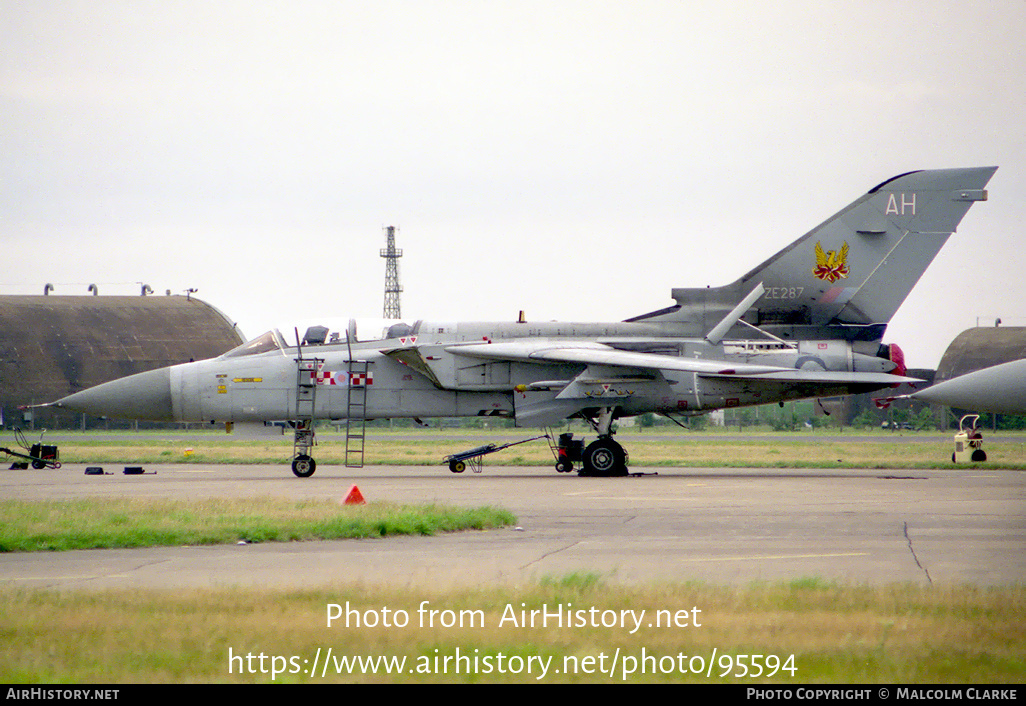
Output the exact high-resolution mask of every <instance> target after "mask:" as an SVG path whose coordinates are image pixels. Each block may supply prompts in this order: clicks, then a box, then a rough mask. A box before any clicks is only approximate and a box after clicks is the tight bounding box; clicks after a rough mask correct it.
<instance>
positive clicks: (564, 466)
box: [556, 461, 574, 473]
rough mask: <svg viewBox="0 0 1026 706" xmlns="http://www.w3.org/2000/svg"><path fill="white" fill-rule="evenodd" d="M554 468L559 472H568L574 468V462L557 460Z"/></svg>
mask: <svg viewBox="0 0 1026 706" xmlns="http://www.w3.org/2000/svg"><path fill="white" fill-rule="evenodd" d="M556 470H557V471H559V472H560V473H569V472H570V471H572V470H574V464H572V463H570V462H569V461H557V462H556Z"/></svg>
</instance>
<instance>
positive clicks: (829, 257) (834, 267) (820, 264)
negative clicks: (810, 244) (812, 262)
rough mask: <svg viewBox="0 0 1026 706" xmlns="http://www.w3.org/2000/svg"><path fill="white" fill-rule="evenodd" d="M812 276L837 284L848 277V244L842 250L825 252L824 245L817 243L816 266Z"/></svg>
mask: <svg viewBox="0 0 1026 706" xmlns="http://www.w3.org/2000/svg"><path fill="white" fill-rule="evenodd" d="M812 274H814V275H816V277H819V278H820V279H822V280H825V281H827V282H831V283H833V282H836V281H837V280H839V279H847V277H848V242H847V241H845V243H844V244H843V245H842V246H841V249H840V250H831V251H829V252H824V251H823V244H822V243H816V266H815V267H814V268H812Z"/></svg>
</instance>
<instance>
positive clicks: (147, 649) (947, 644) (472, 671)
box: [0, 575, 1026, 685]
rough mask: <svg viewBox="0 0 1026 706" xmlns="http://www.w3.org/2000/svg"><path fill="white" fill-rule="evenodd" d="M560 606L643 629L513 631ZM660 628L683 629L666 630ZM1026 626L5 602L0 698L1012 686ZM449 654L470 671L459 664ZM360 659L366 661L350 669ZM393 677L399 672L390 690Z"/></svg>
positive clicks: (204, 599) (914, 612)
mask: <svg viewBox="0 0 1026 706" xmlns="http://www.w3.org/2000/svg"><path fill="white" fill-rule="evenodd" d="M425 601H426V602H427V603H426V604H425V603H424V602H425ZM333 605H334V606H338V608H334V609H333V608H331V607H330V606H333ZM557 606H562V607H564V609H565V610H568V611H569V610H571V607H572V609H575V610H582V611H590V609H592V608H595V609H596V611H598V612H597V613H596V615H599V616H602V615H606V616H609V615H612V614H613V613H617V614H619V611H621V610H629V611H635V613H637V612H638V611H641V610H645V611H646V613H645V619H644V620H643V621H642V626H641V627H640V628H637V629H634V628H635V626H636V624H637V623H635V622H634V621H633V619H628V620H627V621H626V625H625V627H623V628H621V627H619V626H618V625H613V624H612V623H608V624H607V625H602V624H600V621H591V622H587V623H586V624H583V625H580V626H576V625H570V626H563V627H559V626H557V625H555V624H550V625H548V626H547V627H541V626H540V624H538V625H536V626H535V627H530V626H526V627H525V626H524V625H522V624H519V622H518V623H516V624H514V623H513V622H511V621H512V619H513V617H515V616H517V615H520V614H521V613H520V611H522V610H527V611H530V610H542V609H543V607H545V608H546V609H547V610H549V612H550V613H551V612H554V611H555V610H556V609H557V608H556V607H557ZM421 607H425V612H424V613H423V614H421V613H419V612H418V611H419V609H420V608H421ZM347 608H348V609H349V610H350V611H352V612H351V613H348V614H349V615H350V616H353V617H350V624H349V626H348V627H347V626H346V622H345V619H344V618H338V619H336V620H334V621H333V622H332V623H331V624H330V626H329V623H328V620H327V617H328V615H329V612H330V611H334V613H335V615H346V612H345V611H346V609H347ZM696 609H697V611H696ZM430 611H435V613H434V614H431V613H430ZM610 611H612V612H610ZM657 611H663V613H662V614H660V620H662V622H663V624H662V625H658V626H657V624H656V623H655V622H654V619H655V616H656V615H657ZM403 613H405V615H406V618H405V620H406V622H405V624H404V625H401V622H402V618H403ZM357 616H358V617H357ZM664 616H674V618H675V620H676V622H673V621H670V624H669V625H667V621H666V620H664ZM1024 616H1026V589H1024V588H1023V587H1021V586H1019V587H1007V588H993V589H981V588H974V587H969V586H948V587H944V586H929V587H920V586H905V585H902V586H884V587H866V586H841V585H835V584H830V583H826V582H822V581H818V580H816V579H802V580H797V581H794V582H792V583H788V584H766V585H752V586H747V587H731V588H726V587H721V586H712V585H704V584H653V585H649V586H641V587H629V588H628V587H624V586H619V585H616V584H612V583H607V582H606V581H604V580H603V579H602V577H598V576H593V575H571V576H567V577H559V578H553V579H549V580H544V581H541V582H539V583H537V584H534V585H527V586H508V587H487V588H480V589H474V590H449V591H444V590H432V589H430V588H426V587H425V588H413V587H405V588H402V587H394V586H365V585H352V586H337V587H332V586H327V587H313V588H310V589H309V590H297V591H262V590H241V589H223V590H188V591H142V590H131V591H106V592H101V593H87V592H60V593H57V592H50V591H39V590H26V589H16V588H11V587H0V682H3V683H54V682H64V683H69V682H72V683H75V682H77V683H102V684H106V683H127V682H131V683H139V682H157V683H184V682H189V683H193V682H265V683H269V682H278V683H281V682H286V683H291V682H300V683H324V682H350V683H352V682H363V683H366V682H389V683H394V682H406V683H439V682H442V683H452V682H460V683H465V682H487V683H496V682H499V683H502V682H520V683H538V682H541V683H563V682H590V683H622V682H624V681H626V682H683V683H734V684H737V683H740V684H747V683H766V682H770V683H775V684H781V685H798V684H811V683H835V684H836V683H841V684H843V683H899V684H914V683H919V684H935V683H936V684H944V683H963V684H964V683H978V684H999V683H1004V684H1021V683H1022V682H1023V680H1024V679H1026V640H1024V639H1023V637H1024V635H1023V630H1024V627H1023V626H1024ZM429 619H430V620H431V621H433V622H434V625H433V626H428V620H429ZM517 620H518V621H519V618H517ZM365 621H371V622H374V623H375V625H374V626H373V627H368V626H367V625H366V624H365ZM385 622H388V625H387V626H385V625H384V623H385ZM422 622H423V623H424V625H425V626H424V627H422V626H421V623H422ZM632 630H633V634H632ZM329 648H330V649H331V650H332V652H331V656H329V655H328V654H327V651H328V649H329ZM460 654H461V655H463V656H464V658H465V659H466V661H465V662H462V663H460V662H457V661H456V659H455V658H456V656H457V655H460ZM259 655H264V659H263V660H261V659H259ZM754 655H758V657H753V656H754ZM247 656H248V657H249V658H248V659H247ZM357 656H359V657H363V658H370V659H372V660H375V661H374V662H364V664H363V665H362V667H361V666H360V665H357V666H356V667H355V668H354V667H352V665H350V669H345V668H343V660H348V659H350V658H353V657H357ZM682 656H683V657H682ZM646 657H647V660H646ZM231 658H234V659H231ZM383 658H384V659H390V660H393V661H390V662H385V661H382V659H383ZM446 658H448V662H446ZM396 659H402V660H405V662H404V665H403V668H402V669H401V670H398V672H397V671H396V669H395V667H396V665H397V663H396V662H395V661H394V660H396ZM472 659H476V662H473V661H471V660H472ZM315 660H316V664H317V665H319V666H318V667H317V671H316V673H315V674H311V673H310V671H311V670H312V668H313V667H312V665H313V664H314V663H315ZM475 665H476V666H475ZM489 665H490V670H489ZM461 666H462V669H459V668H460V667H461ZM545 666H547V670H546V671H545V673H544V674H543V673H542V668H543V667H545ZM503 667H504V669H505V672H503V671H502V668H503ZM322 668H323V669H324V672H323V675H322ZM443 669H445V670H446V672H445V673H439V672H441V671H442V670H443ZM388 670H391V671H388ZM642 670H644V673H643V671H642ZM682 670H683V671H682ZM757 671H758V672H760V674H759V676H753V674H755V673H756V672H757ZM694 672H699V673H694Z"/></svg>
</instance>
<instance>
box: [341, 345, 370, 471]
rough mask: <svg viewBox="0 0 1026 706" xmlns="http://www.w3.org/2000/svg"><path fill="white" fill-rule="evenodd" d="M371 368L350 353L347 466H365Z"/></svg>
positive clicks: (347, 403)
mask: <svg viewBox="0 0 1026 706" xmlns="http://www.w3.org/2000/svg"><path fill="white" fill-rule="evenodd" d="M369 369H370V363H368V362H367V361H366V360H353V359H352V356H351V355H350V360H349V375H348V383H349V384H348V386H347V389H348V393H347V395H346V468H363V448H364V440H365V439H366V436H367V386H368V385H369V384H370V374H369Z"/></svg>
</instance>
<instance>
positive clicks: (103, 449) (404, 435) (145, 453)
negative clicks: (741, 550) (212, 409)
mask: <svg viewBox="0 0 1026 706" xmlns="http://www.w3.org/2000/svg"><path fill="white" fill-rule="evenodd" d="M575 431H576V433H577V435H578V437H580V436H581V435H582V434H583V433H584V431H583V430H575ZM537 433H538V432H537V431H535V430H531V429H497V430H491V431H489V430H474V429H454V430H449V429H446V430H435V429H430V430H421V429H404V430H399V431H389V430H388V429H370V430H368V435H367V448H366V458H365V462H366V463H367V464H368V465H410V466H425V465H426V466H430V465H440V464H441V463H442V458H443V457H445V456H447V455H449V454H451V453H454V452H457V451H464V450H466V449H470V448H473V447H475V446H480V445H482V444H485V443H490V442H492V443H497V444H501V443H506V442H509V441H514V440H519V439H526V438H529V437H531V436H535V435H537ZM57 434H59V437H60V454H61V460H62V461H63V462H64V463H95V464H103V463H125V464H129V463H133V464H134V463H138V464H144V463H149V464H153V463H275V464H285V463H288V461H289V459H290V458H291V454H292V442H291V439H290V438H289V437H286V436H272V437H268V438H261V439H241V438H239V437H238V436H236V435H227V434H224V433H223V432H220V433H218V432H215V431H174V430H171V431H146V432H127V431H118V432H54V433H53V434H52V435H57ZM317 438H318V445H317V447H316V448H315V449H314V454H313V455H314V456H315V458H316V459H317V463H318V464H341V463H343V462H344V460H345V435H344V434H342V433H339V432H336V431H334V430H327V429H325V430H319V431H318V435H317ZM617 439H618V440H619V441H620V443H622V444H623V445H624V447H626V449H627V450H628V452H629V454H630V462H631V465H632V466H635V467H644V466H650V467H659V466H663V467H691V468H696V467H718V466H722V467H769V468H951V467H952V463H951V451H952V446H953V441H952V435H951V434H947V433H939V432H908V431H906V432H900V433H897V432H882V431H868V432H867V431H861V430H847V431H845V432H837V431H834V430H826V429H819V430H815V431H804V432H768V431H761V432H760V431H746V432H745V434H744V435H743V436H739V435H737V432H736V430H720V431H703V432H688V431H684V430H680V429H676V428H667V427H661V428H657V429H648V430H640V429H638V428H634V429H625V430H623V431H621V432H620V433H619V434H618V436H617ZM1024 439H1026V435H1023V434H1021V433H1017V432H997V433H992V432H985V434H984V449H985V450H986V451H987V453H988V460H987V462H985V463H983V464H974V466H976V467H981V468H1004V469H1017V470H1022V469H1026V441H1024ZM485 462H486V463H487V464H488V465H495V466H502V465H513V466H522V465H526V466H532V465H536V466H545V465H551V464H552V463H553V457H552V452H551V451H550V450H549V447H548V444H547V443H546V442H545V440H539V441H534V442H531V443H527V444H522V445H519V446H514V447H512V448H510V449H507V450H505V451H501V452H499V453H495V454H491V455H489V456H487V458H486V460H485Z"/></svg>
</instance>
